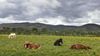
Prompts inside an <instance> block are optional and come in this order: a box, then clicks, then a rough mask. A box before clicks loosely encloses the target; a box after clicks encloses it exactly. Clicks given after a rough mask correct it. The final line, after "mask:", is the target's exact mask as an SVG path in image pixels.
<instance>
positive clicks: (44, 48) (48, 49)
mask: <svg viewBox="0 0 100 56" xmlns="http://www.w3.org/2000/svg"><path fill="white" fill-rule="evenodd" d="M58 38H62V39H63V40H64V44H63V46H60V47H57V46H53V43H54V41H55V40H56V39H58ZM25 41H32V42H35V43H39V44H40V45H41V48H40V49H37V50H34V49H25V48H24V46H23V44H24V42H25ZM76 43H80V44H85V45H87V46H90V47H91V48H92V49H90V50H72V49H69V48H70V46H71V45H72V44H76ZM0 56H100V38H99V37H77V36H75V37H74V36H47V35H41V36H40V35H18V36H17V38H15V39H9V38H8V35H0Z"/></svg>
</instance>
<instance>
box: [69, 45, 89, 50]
mask: <svg viewBox="0 0 100 56" xmlns="http://www.w3.org/2000/svg"><path fill="white" fill-rule="evenodd" d="M70 49H85V50H87V49H91V48H90V47H89V46H85V45H82V44H74V45H72V46H71V47H70Z"/></svg>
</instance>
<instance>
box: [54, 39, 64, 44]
mask: <svg viewBox="0 0 100 56" xmlns="http://www.w3.org/2000/svg"><path fill="white" fill-rule="evenodd" d="M62 44H63V40H62V38H60V39H57V40H56V41H55V42H54V46H62Z"/></svg>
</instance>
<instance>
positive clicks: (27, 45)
mask: <svg viewBox="0 0 100 56" xmlns="http://www.w3.org/2000/svg"><path fill="white" fill-rule="evenodd" d="M24 47H25V48H28V49H39V48H40V45H39V44H37V43H32V42H28V41H27V42H25V44H24Z"/></svg>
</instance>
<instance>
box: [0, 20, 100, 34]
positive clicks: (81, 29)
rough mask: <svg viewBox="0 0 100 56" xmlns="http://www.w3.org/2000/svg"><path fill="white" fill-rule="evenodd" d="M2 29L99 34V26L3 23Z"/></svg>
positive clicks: (0, 27)
mask: <svg viewBox="0 0 100 56" xmlns="http://www.w3.org/2000/svg"><path fill="white" fill-rule="evenodd" d="M4 27H8V28H22V29H24V30H25V29H26V30H31V29H33V28H37V29H39V30H41V29H46V30H48V31H49V32H60V33H62V32H63V33H65V32H66V33H67V34H70V33H71V34H72V33H73V34H76V33H77V34H78V33H80V34H83V33H84V34H87V33H89V34H91V33H92V34H93V33H95V34H97V33H98V34H99V33H100V25H97V24H85V25H82V26H67V25H48V24H42V23H28V22H26V23H4V24H0V29H3V28H4Z"/></svg>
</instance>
